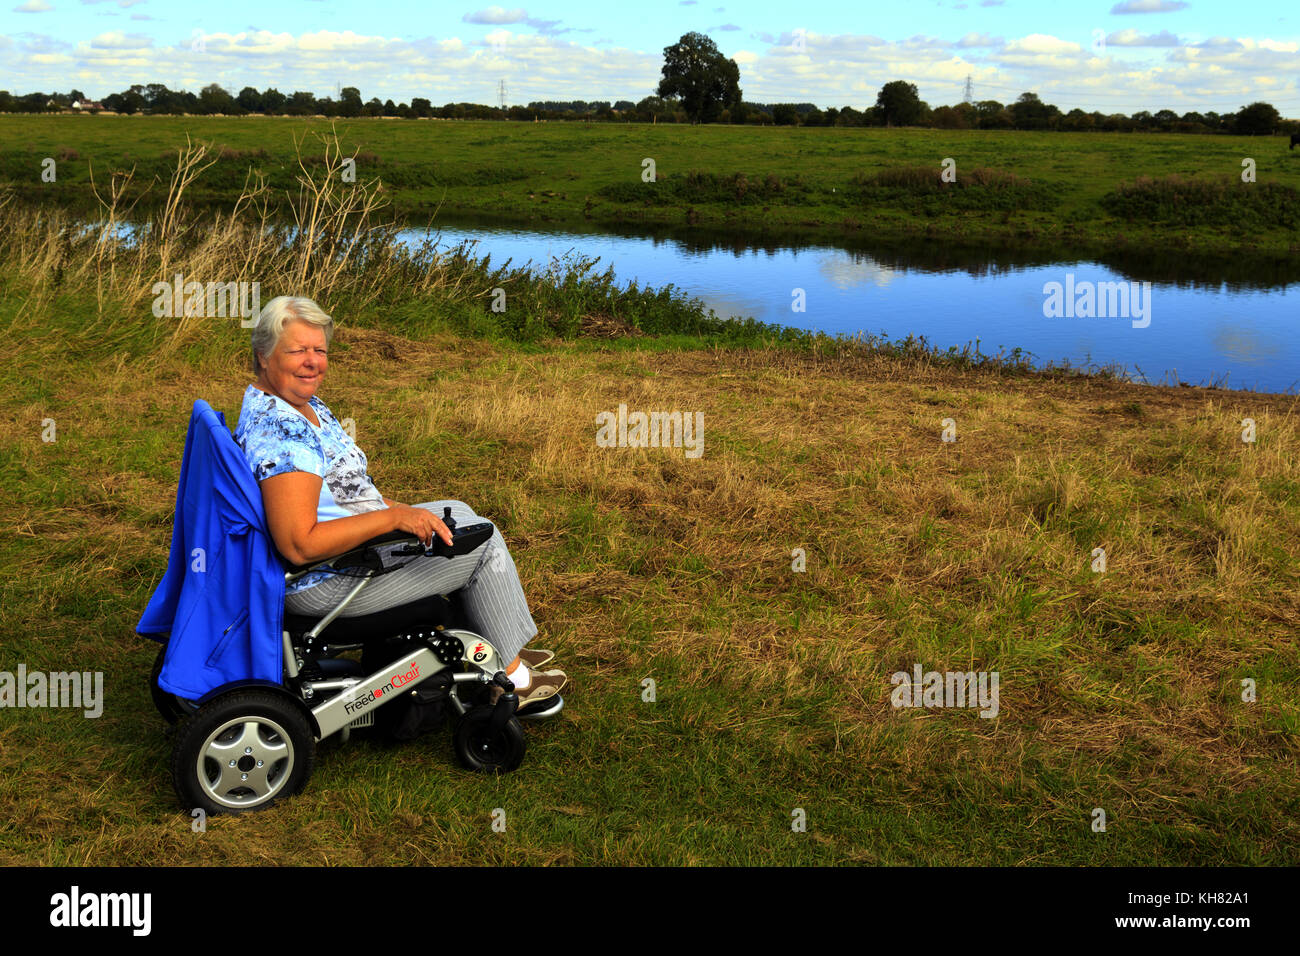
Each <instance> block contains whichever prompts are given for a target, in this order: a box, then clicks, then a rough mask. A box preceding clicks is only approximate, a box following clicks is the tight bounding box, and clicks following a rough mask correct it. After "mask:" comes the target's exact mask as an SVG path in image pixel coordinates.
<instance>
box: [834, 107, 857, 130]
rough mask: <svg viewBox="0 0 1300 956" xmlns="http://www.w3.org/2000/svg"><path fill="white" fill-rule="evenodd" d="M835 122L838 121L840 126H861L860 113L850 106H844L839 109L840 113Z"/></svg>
mask: <svg viewBox="0 0 1300 956" xmlns="http://www.w3.org/2000/svg"><path fill="white" fill-rule="evenodd" d="M837 122H838V123H839V125H840V126H861V125H862V114H861V113H859V112H858V111H857V110H855V109H854V108H853V107H852V106H846V107H844V108H843V109H841V110H840V115H839V117H838V119H837Z"/></svg>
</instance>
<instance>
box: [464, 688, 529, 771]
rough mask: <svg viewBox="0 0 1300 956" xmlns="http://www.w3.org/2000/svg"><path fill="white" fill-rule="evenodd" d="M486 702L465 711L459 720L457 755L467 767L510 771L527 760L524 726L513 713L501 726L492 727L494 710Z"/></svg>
mask: <svg viewBox="0 0 1300 956" xmlns="http://www.w3.org/2000/svg"><path fill="white" fill-rule="evenodd" d="M493 710H495V708H494V707H492V706H491V705H489V704H483V705H480V706H478V707H475V708H473V709H471V710H468V711H466V712H465V716H463V717H461V718H460V720H459V721H458V722H457V724H456V756H457V757H458V758H459V759H460V762H461V765H462V766H463V767H465V769H466V770H473V771H474V772H476V773H509V772H510V771H511V770H515V769H517V768H518V767H519V765H520V764H521V763H523V762H524V751H525V750H526V749H527V745H526V743H525V741H524V728H523V727H522V726H521V725H520V723H519V721H518V720H517V719H516V718H515V717H511V718H510V719H509V720H508V721H506V723H505V724H504V725H502V727H501V729H500V730H493V729H492V712H493Z"/></svg>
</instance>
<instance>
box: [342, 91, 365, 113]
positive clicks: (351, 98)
mask: <svg viewBox="0 0 1300 956" xmlns="http://www.w3.org/2000/svg"><path fill="white" fill-rule="evenodd" d="M361 109H362V107H361V91H360V90H359V89H357V88H356V87H355V86H345V87H343V91H342V92H341V93H340V94H339V115H340V116H360V115H361Z"/></svg>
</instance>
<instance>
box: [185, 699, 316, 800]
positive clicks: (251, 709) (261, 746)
mask: <svg viewBox="0 0 1300 956" xmlns="http://www.w3.org/2000/svg"><path fill="white" fill-rule="evenodd" d="M315 754H316V741H315V739H314V738H313V736H312V732H311V727H310V725H309V724H308V722H307V718H306V716H305V715H304V714H303V713H302V711H301V710H300V709H299V708H298V706H297V705H295V704H294V703H293V702H292V701H290V700H287V699H286V698H284V697H282V696H280V695H279V694H276V693H274V692H273V691H266V690H241V691H231V692H230V693H228V694H223V695H222V696H220V697H218V698H216V699H215V700H213V701H210V702H209V703H207V704H204V705H203V706H202V707H200V708H199V709H198V710H196V711H195V712H194V713H193V714H191V715H190V716H189V717H187V718H186V719H185V721H184V722H183V723H182V724H181V725H180V727H179V728H177V731H176V742H175V744H174V746H173V747H172V760H171V770H172V785H173V786H174V787H175V788H176V796H177V797H179V798H180V801H181V804H182V806H184V807H186V808H187V809H189V808H193V807H198V808H200V809H202V810H203V811H204V812H205V813H208V814H217V813H246V812H248V811H250V810H261V809H263V808H265V807H268V806H270V805H271V804H273V803H275V802H276V801H277V800H281V799H283V798H284V797H288V796H292V795H293V794H296V793H298V792H299V791H300V790H302V788H303V786H304V785H306V783H307V778H308V777H310V776H311V769H312V762H313V761H314V759H315ZM232 764H233V766H232Z"/></svg>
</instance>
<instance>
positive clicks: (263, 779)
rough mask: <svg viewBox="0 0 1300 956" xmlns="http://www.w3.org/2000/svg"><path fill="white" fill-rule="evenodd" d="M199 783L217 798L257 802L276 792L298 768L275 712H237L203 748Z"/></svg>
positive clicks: (227, 802) (227, 803)
mask: <svg viewBox="0 0 1300 956" xmlns="http://www.w3.org/2000/svg"><path fill="white" fill-rule="evenodd" d="M195 769H196V770H197V771H198V775H199V784H200V786H202V787H203V791H204V793H206V794H207V795H208V796H209V797H211V798H212V800H213V802H214V803H219V804H221V805H222V806H224V807H251V806H256V805H257V804H259V803H265V802H266V801H268V800H270V799H271V798H272V797H274V796H275V795H276V794H277V793H279V792H280V790H281V789H283V788H284V785H285V784H286V783H288V781H289V775H290V774H291V773H292V772H293V748H292V747H291V746H290V745H289V735H288V734H287V733H285V731H284V728H283V727H281V726H280V725H279V724H277V723H276V722H275V721H274V720H271V719H270V718H269V717H237V718H235V719H234V720H229V721H227V722H226V723H224V724H222V725H221V726H220V727H218V728H217V729H216V730H215V731H213V732H212V734H211V735H210V736H209V737H208V739H207V740H206V741H204V743H203V746H202V747H201V748H200V749H199V759H198V765H197V767H196V768H195Z"/></svg>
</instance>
